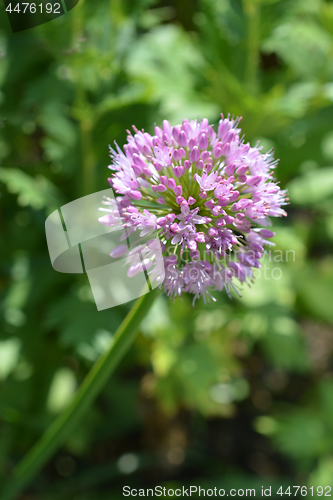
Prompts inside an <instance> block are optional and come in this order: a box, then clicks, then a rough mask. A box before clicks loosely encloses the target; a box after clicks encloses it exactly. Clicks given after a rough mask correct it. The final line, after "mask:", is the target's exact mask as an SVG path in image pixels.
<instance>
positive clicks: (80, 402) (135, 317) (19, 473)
mask: <svg viewBox="0 0 333 500" xmlns="http://www.w3.org/2000/svg"><path fill="white" fill-rule="evenodd" d="M156 295H157V290H156V289H155V290H153V291H152V292H150V293H147V294H145V295H143V296H142V297H139V298H138V299H137V301H136V302H135V304H134V306H133V307H132V309H131V310H130V312H129V313H128V315H127V316H126V318H125V319H124V321H123V322H122V324H121V325H120V327H119V328H118V330H117V331H116V333H115V335H114V341H113V343H112V345H111V347H110V348H109V350H108V351H107V352H105V353H104V354H102V355H101V357H100V358H99V359H98V360H97V361H96V363H95V364H94V366H93V367H92V369H91V370H90V372H89V373H88V375H87V376H86V378H85V379H84V381H83V382H82V384H81V386H80V388H79V390H78V391H77V393H76V395H75V396H74V398H73V400H72V402H71V403H70V405H69V406H68V407H67V408H66V409H65V410H64V411H63V412H62V413H61V414H60V415H59V417H57V418H56V420H55V421H54V422H53V423H52V424H51V426H50V427H49V428H48V429H47V431H46V432H45V434H43V436H42V437H41V438H40V440H39V441H37V443H36V444H35V445H34V447H33V448H32V449H31V450H30V452H28V454H27V455H26V456H25V457H24V458H23V459H22V461H21V462H20V463H19V464H18V465H17V467H16V468H15V469H14V472H13V474H12V476H11V478H10V481H9V483H8V484H7V485H5V488H4V491H3V493H2V494H1V495H0V498H1V500H13V499H14V498H16V497H17V496H18V495H19V494H20V493H21V492H22V491H23V489H24V488H25V487H26V486H27V484H28V483H29V482H30V481H31V480H32V478H33V477H34V476H35V475H36V474H37V473H38V472H39V470H40V469H41V468H42V467H43V465H45V464H46V462H47V461H48V460H49V459H50V458H51V457H52V455H53V454H54V453H55V452H56V451H57V450H58V449H59V448H60V446H61V445H62V444H63V443H64V442H65V440H66V439H67V437H68V435H69V434H70V432H71V431H72V430H73V428H74V426H75V425H77V424H78V423H79V421H80V419H81V418H82V417H83V416H84V415H85V413H86V411H87V410H88V409H89V407H90V405H91V404H92V402H93V401H94V399H95V398H96V397H97V396H98V394H99V393H100V391H101V390H102V389H103V387H104V385H105V384H106V382H107V381H108V379H109V377H110V375H111V373H112V372H113V371H114V369H115V368H116V367H117V365H118V363H119V361H120V360H121V359H122V357H123V356H124V354H125V353H126V351H127V350H128V348H129V347H130V345H131V344H132V342H133V340H134V338H135V336H136V334H137V331H138V328H139V325H140V322H141V320H142V319H143V318H144V317H145V315H146V313H147V312H148V310H149V308H150V307H151V305H152V304H153V302H154V299H155V297H156Z"/></svg>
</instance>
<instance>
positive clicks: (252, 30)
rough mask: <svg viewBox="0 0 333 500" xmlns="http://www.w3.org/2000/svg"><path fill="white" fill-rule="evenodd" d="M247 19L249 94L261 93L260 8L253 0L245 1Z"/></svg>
mask: <svg viewBox="0 0 333 500" xmlns="http://www.w3.org/2000/svg"><path fill="white" fill-rule="evenodd" d="M243 7H244V12H245V15H246V17H247V61H246V67H245V81H246V85H247V88H248V90H249V92H250V93H251V94H253V95H257V94H258V93H259V83H258V70H259V58H260V6H259V3H258V2H256V1H253V0H243Z"/></svg>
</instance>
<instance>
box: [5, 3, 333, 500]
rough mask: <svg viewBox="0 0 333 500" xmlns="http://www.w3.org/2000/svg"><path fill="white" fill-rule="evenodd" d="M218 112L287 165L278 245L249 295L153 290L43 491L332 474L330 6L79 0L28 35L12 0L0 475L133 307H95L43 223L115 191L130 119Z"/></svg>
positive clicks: (77, 493)
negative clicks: (17, 25)
mask: <svg viewBox="0 0 333 500" xmlns="http://www.w3.org/2000/svg"><path fill="white" fill-rule="evenodd" d="M221 111H222V112H223V113H225V114H228V113H231V114H235V115H240V116H243V121H242V128H243V131H244V133H245V136H246V139H247V140H250V141H251V143H252V144H254V143H255V142H256V141H257V140H260V141H261V143H262V145H263V148H264V150H268V149H270V148H271V147H274V150H275V155H276V157H278V158H280V164H279V167H278V169H277V172H276V176H277V177H278V179H279V180H280V181H281V185H282V186H283V187H288V188H289V192H290V199H291V204H290V206H289V207H288V213H289V216H288V218H287V219H284V220H282V221H278V222H277V223H276V226H277V235H276V237H275V238H274V241H275V243H276V246H275V247H273V248H272V249H271V252H269V253H268V254H267V255H266V257H265V259H264V261H263V264H264V268H263V269H262V271H261V276H260V277H258V279H257V280H256V283H255V285H254V286H253V287H252V288H251V289H248V288H246V287H245V288H244V290H243V293H242V298H240V299H239V298H237V297H234V298H233V300H231V301H230V300H229V299H228V298H227V297H226V296H225V294H220V295H218V296H217V302H216V303H214V304H208V305H204V304H203V303H201V302H200V301H198V302H197V304H196V306H195V308H192V305H191V301H190V299H189V298H187V297H184V298H183V299H179V300H176V301H169V300H166V298H165V297H160V298H159V299H158V300H157V301H156V303H155V304H154V306H153V309H152V310H151V312H150V313H149V315H148V317H147V318H146V319H145V321H144V322H143V323H142V325H141V329H140V330H141V332H140V335H139V337H138V339H137V341H136V343H135V345H134V347H133V349H132V350H131V352H130V353H129V354H128V355H127V357H126V358H125V360H124V361H123V363H122V365H121V367H120V369H119V370H118V374H117V376H116V377H114V378H113V380H112V381H110V383H109V384H108V386H107V387H106V388H105V389H104V391H103V393H102V394H101V395H100V397H99V398H98V400H97V402H96V403H95V405H94V406H93V407H92V408H91V409H90V411H89V414H88V415H87V416H86V418H85V419H84V420H83V421H82V423H81V425H80V426H79V427H78V428H77V429H76V431H75V432H74V433H73V434H72V436H71V438H70V439H69V440H68V443H67V445H66V447H64V448H63V449H62V450H61V452H59V453H58V455H57V456H56V457H55V458H54V460H52V462H51V463H50V464H49V465H48V466H47V467H46V468H45V469H44V471H43V472H42V474H40V476H39V477H38V478H36V480H35V482H34V484H33V485H32V486H31V489H30V492H31V493H32V494H34V495H35V496H32V497H31V498H41V499H42V498H43V499H45V500H46V499H50V500H51V499H54V500H67V499H75V500H98V499H110V498H112V499H116V498H122V495H121V489H122V486H123V485H124V484H130V485H132V486H133V487H149V486H150V487H153V486H154V485H156V484H163V485H167V486H169V487H176V486H177V485H178V486H179V485H182V484H184V485H186V484H198V485H199V484H200V485H201V486H202V487H207V488H208V487H214V486H220V487H225V488H229V487H230V488H232V487H235V488H250V487H255V488H258V490H257V495H258V494H259V490H260V487H261V485H265V487H268V486H269V485H272V486H273V491H275V492H276V491H277V489H278V487H279V486H280V485H283V486H284V487H287V486H288V485H292V484H295V485H308V486H312V485H313V486H315V487H316V486H317V485H319V486H320V485H321V486H333V480H332V477H333V475H332V473H333V425H332V422H333V372H332V369H333V366H332V353H333V306H332V304H333V256H332V244H333V166H332V165H333V3H332V2H330V1H325V0H280V1H279V0H242V1H241V0H197V1H196V2H191V1H190V0H163V1H162V0H161V1H158V0H126V1H125V0H99V2H94V1H93V0H85V1H84V0H81V1H80V2H79V4H78V5H77V6H76V7H75V8H74V9H73V10H72V11H71V12H70V13H68V14H67V15H65V16H62V17H60V18H58V19H56V20H54V21H52V22H50V23H47V24H44V25H42V26H39V27H37V28H33V29H30V30H27V31H23V32H20V33H16V34H12V33H11V31H10V26H9V23H8V20H7V18H6V15H5V11H4V6H3V5H2V4H1V5H0V131H1V136H0V158H1V167H0V189H1V200H0V201H1V213H0V227H1V241H0V253H1V261H0V266H1V277H0V294H1V320H0V321H1V337H0V381H1V384H0V421H1V423H0V429H1V437H0V470H1V473H2V474H4V475H8V474H9V473H10V470H11V469H12V467H13V464H14V463H16V462H17V461H18V460H19V459H20V457H21V456H22V455H23V454H24V453H25V452H26V451H27V450H28V449H29V448H30V447H31V445H32V444H33V443H34V442H35V441H36V439H37V438H38V437H39V436H40V435H41V433H42V432H43V431H44V430H45V429H46V428H47V426H48V425H49V424H50V422H51V421H52V420H53V418H54V415H55V414H56V413H58V412H59V411H61V409H62V408H63V407H64V406H65V405H66V404H67V402H68V400H69V399H70V398H71V396H72V394H73V392H74V391H75V388H76V387H77V385H78V384H79V383H80V382H81V380H82V379H83V377H84V375H85V374H86V373H87V371H88V370H89V368H90V367H91V365H92V364H93V362H94V361H95V360H96V359H97V357H98V356H99V355H100V353H102V352H103V351H104V350H105V349H106V348H107V346H108V345H109V342H110V340H111V338H112V334H113V332H114V331H115V329H116V328H117V326H118V325H119V324H120V322H121V320H122V319H123V318H124V316H125V315H126V313H127V311H128V310H129V308H130V306H131V304H125V305H123V306H119V307H116V308H114V309H110V310H106V311H102V312H97V310H96V306H95V304H94V302H93V299H92V295H91V292H90V288H89V284H88V281H87V278H86V276H82V275H78V276H75V275H66V274H59V273H56V272H55V271H54V270H53V269H52V267H51V264H50V261H49V257H48V252H47V246H46V241H45V235H44V222H45V218H46V216H47V215H48V214H49V213H51V212H52V211H53V210H54V209H55V208H57V207H59V206H61V205H62V204H64V203H66V202H69V201H72V200H74V199H76V198H79V197H81V196H84V195H85V194H89V193H92V192H95V191H99V190H102V189H105V188H106V187H107V186H108V184H107V176H108V170H107V165H108V163H109V159H108V144H110V143H112V142H113V141H114V140H116V141H117V143H118V144H120V145H121V144H123V143H124V141H125V139H126V129H128V128H130V127H131V125H132V124H135V125H136V126H137V127H138V128H140V129H141V128H145V129H146V130H147V131H149V132H152V131H153V126H154V123H157V124H160V123H161V121H162V120H163V119H169V120H170V121H171V122H172V123H174V124H175V123H178V122H179V121H181V120H182V119H183V118H184V117H187V118H196V117H197V116H199V117H201V118H202V117H207V118H209V119H210V120H212V121H213V123H215V124H216V123H217V121H218V119H219V113H220V112H221ZM274 488H275V490H274ZM273 496H274V495H273ZM22 498H24V497H22Z"/></svg>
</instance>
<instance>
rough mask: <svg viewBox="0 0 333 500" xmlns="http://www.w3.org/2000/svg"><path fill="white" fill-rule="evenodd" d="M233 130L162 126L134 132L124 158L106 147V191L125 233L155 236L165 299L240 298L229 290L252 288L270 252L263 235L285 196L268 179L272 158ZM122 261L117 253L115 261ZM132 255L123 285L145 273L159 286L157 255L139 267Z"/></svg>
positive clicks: (110, 217) (232, 126)
mask: <svg viewBox="0 0 333 500" xmlns="http://www.w3.org/2000/svg"><path fill="white" fill-rule="evenodd" d="M239 121H240V120H239V119H234V118H231V117H230V116H228V117H227V118H224V117H223V115H221V120H220V122H219V124H218V130H217V132H215V131H214V129H213V127H212V126H211V125H209V123H208V120H207V119H203V120H202V121H201V122H199V121H197V120H192V121H189V120H184V121H183V123H182V124H181V125H177V126H175V127H172V126H171V125H170V123H169V122H168V121H166V120H165V121H164V122H163V127H162V128H159V127H155V134H154V135H150V134H148V133H145V132H143V131H142V132H140V131H138V130H137V129H136V128H135V127H133V129H134V135H132V134H131V133H130V132H129V135H128V138H127V144H126V145H125V146H124V152H123V151H121V149H120V148H119V147H118V146H116V151H115V150H113V149H112V148H111V157H112V159H113V161H112V165H110V167H109V168H110V169H112V170H114V173H113V174H112V176H111V177H110V178H109V183H110V185H111V186H112V188H113V189H114V190H115V192H116V193H117V194H118V196H117V198H116V204H117V207H116V208H117V210H118V211H119V213H120V216H121V220H122V225H123V227H124V228H126V231H127V232H128V234H131V233H133V232H134V231H139V232H140V237H145V236H147V235H149V233H150V232H152V231H157V233H158V236H159V240H160V242H161V246H162V250H163V256H164V257H163V258H164V273H165V276H164V280H163V283H162V282H161V284H160V286H163V288H164V291H165V292H166V294H167V295H168V296H169V297H176V296H177V295H179V296H180V295H181V294H182V293H183V292H189V293H192V294H193V295H194V300H195V299H196V298H198V297H200V296H203V298H204V300H206V299H208V298H209V297H211V298H213V297H212V295H211V292H212V291H214V290H222V289H223V288H224V289H225V290H226V291H227V293H228V294H229V295H230V287H232V288H234V289H235V290H236V291H237V288H236V287H235V281H236V280H238V281H239V282H246V281H249V280H251V279H252V278H253V273H252V270H253V268H259V267H260V258H261V256H262V253H263V252H264V247H265V245H272V244H273V243H271V242H270V241H269V238H271V237H272V236H274V233H273V232H271V231H270V230H268V229H263V227H264V228H266V227H267V226H270V225H271V222H270V219H269V218H270V217H281V216H283V215H286V212H285V211H284V210H283V209H282V208H281V207H282V206H283V205H286V203H287V201H286V200H287V199H286V191H285V190H281V189H280V187H279V186H278V184H277V183H276V182H274V179H273V177H272V170H273V168H274V167H276V164H277V161H275V160H274V159H273V155H272V151H270V152H268V153H265V154H263V153H261V148H260V147H259V146H258V145H257V146H255V147H251V146H250V144H247V143H244V141H243V139H242V138H240V129H239V128H238V124H239ZM106 204H107V203H106ZM114 210H115V207H112V206H110V207H109V208H107V209H105V208H104V211H106V215H104V216H103V217H101V219H100V222H101V223H103V224H105V225H107V226H111V227H113V228H114V227H115V226H116V224H117V223H116V220H118V225H119V217H118V219H117V217H115V216H114ZM123 252H124V245H121V248H119V251H118V250H117V249H115V250H114V251H113V253H112V254H113V255H116V256H118V255H120V254H121V255H123ZM112 254H111V256H112ZM130 254H131V255H130ZM130 254H129V255H128V257H127V263H128V264H129V270H128V275H129V276H134V275H135V274H136V273H138V272H140V271H145V272H147V273H148V275H149V274H150V273H154V274H155V276H154V278H155V279H156V278H158V276H157V274H158V269H157V268H158V266H155V267H154V266H152V265H151V264H152V261H153V260H154V249H153V248H151V249H150V250H149V251H148V252H146V255H145V258H144V261H143V262H141V263H139V264H138V263H135V262H136V261H135V262H134V263H133V260H131V258H132V256H133V254H135V252H134V253H133V252H132V253H131V252H130ZM213 300H214V299H213Z"/></svg>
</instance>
